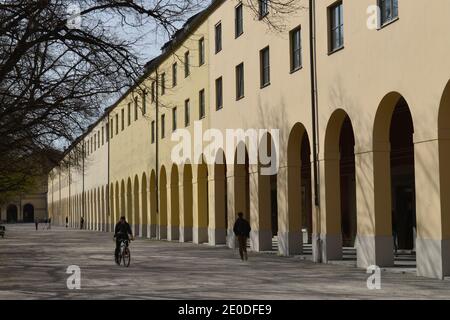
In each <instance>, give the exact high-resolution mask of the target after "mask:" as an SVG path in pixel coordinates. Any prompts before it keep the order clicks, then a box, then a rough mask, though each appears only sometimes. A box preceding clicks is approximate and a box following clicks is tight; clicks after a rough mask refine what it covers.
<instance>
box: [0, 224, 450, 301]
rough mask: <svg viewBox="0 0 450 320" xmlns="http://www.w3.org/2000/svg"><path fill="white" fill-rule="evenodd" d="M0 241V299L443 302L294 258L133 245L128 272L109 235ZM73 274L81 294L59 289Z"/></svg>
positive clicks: (445, 290) (24, 231)
mask: <svg viewBox="0 0 450 320" xmlns="http://www.w3.org/2000/svg"><path fill="white" fill-rule="evenodd" d="M6 228H7V231H6V232H7V233H6V237H5V239H0V279H1V280H0V299H385V298H388V299H413V298H414V299H437V298H441V299H442V298H443V299H449V298H450V281H439V280H430V279H425V278H419V277H416V276H415V275H412V274H409V273H407V274H398V273H391V272H388V273H382V289H381V290H368V289H367V286H366V280H367V277H368V276H369V275H368V274H366V273H365V272H364V270H358V269H356V268H352V267H349V266H346V265H324V264H314V263H312V262H310V261H307V260H301V259H300V258H298V257H291V258H286V257H278V256H276V255H274V254H257V253H250V256H249V261H248V262H241V261H240V260H239V258H238V253H237V252H236V250H230V249H227V248H225V247H215V248H213V247H209V246H207V245H200V246H198V245H192V244H188V243H184V244H180V243H174V242H164V241H151V240H142V239H138V240H137V241H134V242H133V243H132V244H131V254H132V261H131V265H130V267H129V268H124V267H119V266H117V265H115V263H114V262H113V257H112V255H113V249H114V242H113V240H112V235H111V234H109V233H101V232H92V231H84V230H83V231H80V230H66V229H64V228H57V227H53V228H52V230H39V231H35V229H34V225H26V224H23V225H20V224H19V225H7V226H6ZM69 265H78V266H79V267H80V268H81V289H80V290H69V289H67V285H66V282H67V278H68V277H69V275H68V274H66V269H67V267H68V266H69Z"/></svg>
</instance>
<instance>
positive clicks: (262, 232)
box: [249, 165, 272, 251]
mask: <svg viewBox="0 0 450 320" xmlns="http://www.w3.org/2000/svg"><path fill="white" fill-rule="evenodd" d="M249 180H250V190H249V192H250V225H251V228H252V230H251V232H250V243H251V248H252V250H254V251H270V250H272V228H271V208H272V206H271V190H270V176H263V175H260V174H259V172H258V166H257V165H250V172H249Z"/></svg>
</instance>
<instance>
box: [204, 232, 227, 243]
mask: <svg viewBox="0 0 450 320" xmlns="http://www.w3.org/2000/svg"><path fill="white" fill-rule="evenodd" d="M208 239H209V244H210V245H211V246H216V245H219V244H225V243H226V241H227V231H226V230H225V229H211V228H208Z"/></svg>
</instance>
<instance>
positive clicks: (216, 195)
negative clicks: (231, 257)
mask: <svg viewBox="0 0 450 320" xmlns="http://www.w3.org/2000/svg"><path fill="white" fill-rule="evenodd" d="M213 177H214V180H213V184H212V186H213V190H210V197H211V201H210V210H209V212H210V217H211V219H210V227H209V230H208V232H209V237H208V238H209V240H210V244H212V245H217V244H225V243H226V232H227V229H228V224H229V222H228V217H227V212H228V208H227V205H228V203H227V202H228V197H227V160H226V156H225V152H224V150H222V149H219V150H217V152H216V156H215V161H214V176H213Z"/></svg>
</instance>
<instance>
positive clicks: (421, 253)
mask: <svg viewBox="0 0 450 320" xmlns="http://www.w3.org/2000/svg"><path fill="white" fill-rule="evenodd" d="M416 251H417V275H418V276H421V277H427V278H437V279H443V278H444V277H445V276H449V275H450V240H430V239H420V238H417V239H416Z"/></svg>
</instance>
